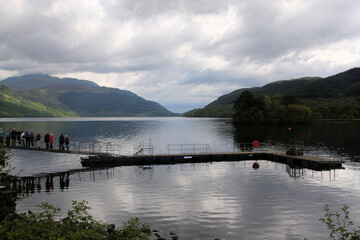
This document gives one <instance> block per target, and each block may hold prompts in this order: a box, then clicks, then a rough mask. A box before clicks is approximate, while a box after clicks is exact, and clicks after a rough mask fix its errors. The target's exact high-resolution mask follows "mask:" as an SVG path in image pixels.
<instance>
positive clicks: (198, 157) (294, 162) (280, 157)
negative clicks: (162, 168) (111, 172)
mask: <svg viewBox="0 0 360 240" xmlns="http://www.w3.org/2000/svg"><path fill="white" fill-rule="evenodd" d="M245 160H268V161H273V162H279V163H284V164H288V165H290V166H291V167H300V168H308V169H313V170H325V169H327V170H328V169H339V168H342V163H343V161H338V160H330V159H325V158H319V157H312V156H292V155H287V154H284V153H279V152H268V151H255V152H217V153H194V154H158V155H134V156H125V155H111V154H109V155H89V156H87V157H81V164H82V166H83V167H107V166H132V165H154V164H181V163H205V162H223V161H245Z"/></svg>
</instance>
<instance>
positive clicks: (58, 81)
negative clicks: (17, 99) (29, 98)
mask: <svg viewBox="0 0 360 240" xmlns="http://www.w3.org/2000/svg"><path fill="white" fill-rule="evenodd" d="M0 84H1V85H5V86H7V87H8V88H11V89H13V90H18V91H26V90H30V89H35V88H42V87H49V86H56V85H65V84H69V85H85V86H90V87H98V86H99V85H97V84H96V83H94V82H91V81H87V80H79V79H76V78H58V77H52V76H49V75H46V74H40V73H38V74H29V75H24V76H21V77H9V78H6V79H4V80H2V81H1V82H0Z"/></svg>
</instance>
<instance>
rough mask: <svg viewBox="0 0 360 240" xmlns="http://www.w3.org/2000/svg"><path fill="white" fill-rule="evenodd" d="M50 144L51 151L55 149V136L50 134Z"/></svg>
mask: <svg viewBox="0 0 360 240" xmlns="http://www.w3.org/2000/svg"><path fill="white" fill-rule="evenodd" d="M49 143H50V149H53V143H54V134H52V133H50V139H49Z"/></svg>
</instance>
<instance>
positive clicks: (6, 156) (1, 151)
mask: <svg viewBox="0 0 360 240" xmlns="http://www.w3.org/2000/svg"><path fill="white" fill-rule="evenodd" d="M12 169H13V168H12V166H11V153H10V150H9V149H8V148H5V147H4V145H2V144H0V176H2V175H7V174H8V173H9V172H10V171H11V170H12ZM0 183H1V182H0Z"/></svg>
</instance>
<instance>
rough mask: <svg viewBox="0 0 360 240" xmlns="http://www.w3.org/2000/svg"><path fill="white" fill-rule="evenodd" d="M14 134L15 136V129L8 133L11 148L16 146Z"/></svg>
mask: <svg viewBox="0 0 360 240" xmlns="http://www.w3.org/2000/svg"><path fill="white" fill-rule="evenodd" d="M16 134H17V131H16V130H15V128H13V130H12V131H11V133H10V138H11V146H13V147H15V146H16Z"/></svg>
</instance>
